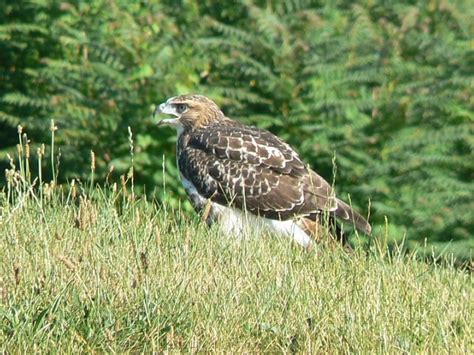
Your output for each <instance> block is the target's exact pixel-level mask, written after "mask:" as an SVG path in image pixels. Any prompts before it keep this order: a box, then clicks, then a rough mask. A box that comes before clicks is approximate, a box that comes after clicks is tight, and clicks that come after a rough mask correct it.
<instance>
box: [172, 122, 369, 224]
mask: <svg viewBox="0 0 474 355" xmlns="http://www.w3.org/2000/svg"><path fill="white" fill-rule="evenodd" d="M178 164H179V169H180V171H181V173H182V174H183V176H184V177H185V178H186V179H188V180H189V181H191V182H192V183H193V185H194V186H195V187H196V189H197V190H198V191H199V193H201V194H202V195H203V196H204V197H206V198H209V199H211V200H212V201H214V202H217V203H220V204H223V205H229V204H230V205H233V206H235V207H238V208H240V209H243V208H246V209H247V210H248V211H249V212H251V213H254V214H257V215H259V216H262V217H266V218H270V219H281V220H287V219H290V218H293V217H295V216H307V217H310V218H311V217H312V218H315V217H316V215H318V214H319V213H320V212H321V211H327V210H329V211H331V213H332V214H334V215H336V216H337V217H339V218H341V219H343V220H346V221H347V222H349V223H352V222H354V223H355V225H356V227H358V228H359V229H361V230H363V231H365V232H367V233H369V232H370V226H369V225H368V224H367V222H366V221H365V219H364V218H363V217H361V216H360V215H359V214H357V213H356V212H354V211H353V210H352V209H351V208H350V207H349V206H348V205H346V204H345V203H343V202H342V201H340V200H338V199H336V198H335V197H334V193H333V190H332V188H331V186H330V185H329V184H328V183H327V182H326V181H325V180H324V179H323V178H322V177H321V176H319V175H318V174H316V173H315V172H314V171H312V170H310V169H309V168H308V167H307V166H306V165H305V164H304V163H303V162H302V161H301V159H300V158H299V156H298V154H297V153H296V152H295V151H294V150H293V149H292V148H291V147H290V146H289V145H288V144H286V143H284V142H283V141H281V140H280V139H279V138H278V137H276V136H275V135H273V134H272V133H270V132H268V131H265V130H261V129H258V128H255V127H248V126H244V125H242V124H239V123H237V122H235V121H224V122H219V123H214V124H211V125H208V126H206V127H203V128H197V129H194V130H193V131H191V132H189V133H186V132H185V133H183V135H182V136H181V137H180V139H179V142H178Z"/></svg>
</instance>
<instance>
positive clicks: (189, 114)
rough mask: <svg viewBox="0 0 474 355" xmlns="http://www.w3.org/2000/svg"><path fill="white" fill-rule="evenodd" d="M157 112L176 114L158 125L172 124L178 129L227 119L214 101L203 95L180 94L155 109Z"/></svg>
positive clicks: (191, 127)
mask: <svg viewBox="0 0 474 355" xmlns="http://www.w3.org/2000/svg"><path fill="white" fill-rule="evenodd" d="M154 113H155V114H157V113H165V114H168V115H173V116H175V117H174V118H165V119H162V120H161V121H159V122H158V125H159V126H161V125H164V124H167V125H171V126H174V127H176V128H178V129H193V128H198V127H203V126H206V125H208V124H210V123H213V122H216V121H220V120H225V116H224V114H223V113H222V111H221V110H220V109H219V107H218V106H217V105H216V104H215V103H214V101H212V100H210V99H208V98H207V97H205V96H202V95H180V96H175V97H172V98H170V99H168V100H166V102H163V103H162V104H161V105H159V106H157V107H156V109H155V112H154Z"/></svg>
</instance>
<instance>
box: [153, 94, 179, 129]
mask: <svg viewBox="0 0 474 355" xmlns="http://www.w3.org/2000/svg"><path fill="white" fill-rule="evenodd" d="M169 101H170V100H168V101H166V102H163V103H162V104H160V105H157V106H156V108H155V111H154V112H153V118H155V116H156V115H158V114H162V113H164V114H167V115H173V116H176V110H175V108H174V107H173V105H170V104H169V103H168V102H169ZM177 124H179V118H178V117H173V118H164V119H162V120H160V121H158V123H157V126H163V125H172V126H175V125H177Z"/></svg>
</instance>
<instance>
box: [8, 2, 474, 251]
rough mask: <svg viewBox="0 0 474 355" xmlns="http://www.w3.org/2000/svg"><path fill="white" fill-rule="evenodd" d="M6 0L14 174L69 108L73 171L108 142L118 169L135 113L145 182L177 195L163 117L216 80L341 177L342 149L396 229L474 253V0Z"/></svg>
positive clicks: (86, 168) (240, 108)
mask: <svg viewBox="0 0 474 355" xmlns="http://www.w3.org/2000/svg"><path fill="white" fill-rule="evenodd" d="M0 4H1V5H0V9H1V10H0V154H1V157H2V163H1V164H2V169H4V168H5V167H7V166H8V160H7V158H6V155H7V153H9V154H11V155H14V154H15V151H16V144H17V142H18V136H17V126H18V125H22V126H23V127H24V129H25V130H26V131H27V132H28V134H29V138H30V139H31V143H32V144H33V146H35V145H36V146H37V145H39V144H40V143H47V142H48V141H49V140H50V133H51V132H50V120H51V119H54V120H55V122H56V124H57V126H58V128H59V129H58V131H57V132H56V137H57V143H58V146H59V147H60V150H61V153H60V154H61V158H60V168H59V179H60V180H61V181H67V180H70V179H72V178H76V179H82V180H87V179H88V177H89V175H90V151H91V150H93V151H94V152H95V155H96V160H97V162H96V168H97V172H96V175H97V177H98V178H100V179H102V181H103V180H104V179H105V177H106V176H107V175H109V176H111V177H112V178H117V177H118V176H120V175H122V174H126V173H127V171H128V169H129V167H130V147H129V135H128V130H127V127H128V126H130V127H131V129H132V132H133V134H134V136H133V140H134V146H135V155H134V164H135V169H134V171H135V185H136V186H137V187H138V188H140V189H141V191H143V192H146V193H147V194H151V195H155V196H156V197H157V198H158V199H159V200H160V201H163V200H166V201H167V203H171V204H173V205H177V204H178V203H179V201H180V200H183V199H184V195H183V190H182V189H181V188H180V186H179V180H178V178H177V171H176V167H175V158H174V149H175V147H174V141H175V133H174V132H173V131H172V130H170V129H166V128H165V129H158V128H156V127H155V122H154V120H153V119H152V117H151V113H152V111H153V109H154V105H155V104H157V103H161V102H162V101H164V100H165V99H166V98H168V97H170V96H175V95H177V94H182V93H190V92H191V93H201V94H204V95H207V96H209V97H211V98H213V99H214V100H215V101H216V102H217V103H218V104H219V105H221V107H222V108H223V110H224V112H225V113H226V114H227V115H228V116H230V117H232V118H236V119H239V120H242V121H243V122H245V123H247V124H253V125H256V126H259V127H262V128H266V129H269V130H271V131H272V132H274V133H276V134H278V135H280V136H282V137H283V138H284V139H286V140H287V141H288V142H289V143H291V144H292V145H293V146H295V147H296V148H297V150H298V151H299V152H300V154H301V155H302V156H303V157H304V158H305V159H306V161H308V162H309V163H310V164H311V165H312V166H313V167H314V168H315V169H316V170H317V171H318V172H319V173H320V174H321V175H323V176H324V177H326V178H327V179H328V180H329V181H331V180H332V179H333V175H334V171H333V170H334V169H333V159H334V158H335V161H336V166H337V171H336V177H335V181H336V187H337V190H338V193H339V195H340V196H341V197H342V198H343V199H348V197H347V194H350V198H351V201H352V204H353V205H355V206H356V207H357V208H358V209H360V210H362V211H364V210H366V209H367V205H368V202H369V199H370V201H371V221H372V222H373V223H374V224H375V226H379V228H376V229H375V230H376V231H377V230H378V231H381V230H383V229H385V228H386V220H388V235H389V237H390V238H392V241H400V240H401V239H403V238H405V239H406V240H407V241H406V244H405V245H406V246H408V247H409V248H411V249H413V248H423V247H424V246H425V244H426V245H427V246H428V249H430V248H431V247H433V246H434V247H436V248H437V252H442V251H454V252H455V253H456V255H458V256H459V257H461V258H469V257H472V253H473V247H474V236H473V234H474V199H473V196H474V184H473V182H472V180H473V178H474V155H473V148H474V110H473V104H474V95H473V84H474V81H473V73H474V49H473V48H474V47H473V39H472V38H473V35H474V30H473V29H474V28H473V27H474V25H473V21H472V19H473V18H474V17H473V16H474V9H473V8H474V7H473V6H472V3H470V2H469V1H467V0H465V1H461V0H457V1H456V0H450V1H447V0H433V1H418V2H417V1H397V2H395V1H393V2H387V1H381V0H380V1H377V0H366V1H355V2H354V1H349V0H340V1H310V0H293V1H291V0H290V1H268V0H267V1H257V0H255V1H251V0H241V1H229V2H222V1H211V0H202V1H191V0H188V1H184V0H183V1H167V0H163V1H158V2H156V1H155V2H152V1H150V2H148V1H140V2H138V1H137V2H130V1H125V0H95V1H91V2H82V1H46V0H35V1H28V2H26V1H25V2H23V1H15V2H13V1H5V0H1V1H0ZM34 151H36V150H35V149H33V152H34ZM47 153H48V152H47ZM33 158H34V156H32V159H33ZM4 182H5V179H4V178H3V180H1V182H0V183H1V184H4ZM164 185H166V190H165V189H164V188H163V187H164Z"/></svg>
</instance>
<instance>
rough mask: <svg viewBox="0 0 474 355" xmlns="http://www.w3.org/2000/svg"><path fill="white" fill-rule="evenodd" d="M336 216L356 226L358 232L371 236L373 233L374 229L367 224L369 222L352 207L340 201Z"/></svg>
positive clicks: (335, 212) (338, 201)
mask: <svg viewBox="0 0 474 355" xmlns="http://www.w3.org/2000/svg"><path fill="white" fill-rule="evenodd" d="M334 214H335V215H336V217H338V218H340V219H342V220H344V221H346V222H348V223H351V224H354V225H355V227H356V228H357V229H358V230H360V231H362V232H364V233H366V234H369V235H370V234H371V233H372V227H371V226H370V224H369V222H367V220H366V219H365V218H364V217H362V216H361V215H360V214H359V213H357V212H356V211H354V210H353V209H352V207H351V206H349V205H348V204H347V203H345V202H343V201H341V200H339V199H337V209H336V210H335V211H334Z"/></svg>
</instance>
